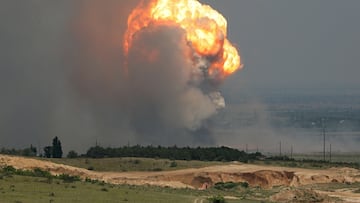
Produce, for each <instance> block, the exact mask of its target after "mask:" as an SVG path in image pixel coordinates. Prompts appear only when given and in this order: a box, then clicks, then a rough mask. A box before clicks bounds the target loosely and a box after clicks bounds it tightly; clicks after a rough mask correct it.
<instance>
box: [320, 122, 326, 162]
mask: <svg viewBox="0 0 360 203" xmlns="http://www.w3.org/2000/svg"><path fill="white" fill-rule="evenodd" d="M321 121H322V122H321V123H322V131H323V138H324V145H323V155H324V161H325V159H326V155H325V119H324V118H322V119H321Z"/></svg>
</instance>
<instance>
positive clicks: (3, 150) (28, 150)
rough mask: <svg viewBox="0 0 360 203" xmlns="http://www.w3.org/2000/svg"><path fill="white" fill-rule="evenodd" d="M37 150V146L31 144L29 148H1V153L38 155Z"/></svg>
mask: <svg viewBox="0 0 360 203" xmlns="http://www.w3.org/2000/svg"><path fill="white" fill-rule="evenodd" d="M36 153H37V150H36V147H34V146H32V145H30V147H29V148H25V149H6V148H1V149H0V154H8V155H17V156H30V157H31V156H32V157H34V156H36Z"/></svg>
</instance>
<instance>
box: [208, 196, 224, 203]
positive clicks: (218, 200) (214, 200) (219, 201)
mask: <svg viewBox="0 0 360 203" xmlns="http://www.w3.org/2000/svg"><path fill="white" fill-rule="evenodd" d="M208 200H209V201H210V203H225V202H226V201H225V198H224V197H223V196H221V195H217V196H212V197H209V198H208Z"/></svg>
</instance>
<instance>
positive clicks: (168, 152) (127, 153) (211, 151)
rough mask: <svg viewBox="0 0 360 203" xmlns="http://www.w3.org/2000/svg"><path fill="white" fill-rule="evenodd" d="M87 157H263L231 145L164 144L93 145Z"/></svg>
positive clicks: (208, 158)
mask: <svg viewBox="0 0 360 203" xmlns="http://www.w3.org/2000/svg"><path fill="white" fill-rule="evenodd" d="M86 157H91V158H104V157H144V158H163V159H172V160H199V161H242V162H247V161H248V160H256V159H258V158H260V157H262V155H261V153H259V152H256V153H250V154H248V153H246V152H244V151H239V150H237V149H233V148H229V147H197V148H190V147H177V146H173V147H162V146H157V147H154V146H146V147H143V146H140V145H135V146H131V147H130V146H124V147H119V148H110V147H108V148H103V147H100V146H95V147H91V148H90V149H88V151H87V152H86Z"/></svg>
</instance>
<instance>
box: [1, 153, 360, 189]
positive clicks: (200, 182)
mask: <svg viewBox="0 0 360 203" xmlns="http://www.w3.org/2000/svg"><path fill="white" fill-rule="evenodd" d="M5 165H11V166H13V167H15V168H21V169H30V170H31V169H34V168H41V169H43V170H47V171H49V172H50V173H52V174H62V173H66V174H70V175H78V176H80V177H81V178H86V177H87V178H91V179H97V180H100V181H105V182H109V183H113V184H133V185H144V184H149V185H158V186H169V187H174V188H185V187H187V188H197V189H206V188H208V187H211V186H213V185H214V184H215V183H217V182H230V181H231V182H247V183H249V185H250V186H260V187H262V188H271V187H273V186H299V185H308V184H315V183H330V182H343V183H345V182H347V183H352V182H360V171H359V170H356V169H350V168H331V169H327V170H310V169H300V168H286V167H273V166H259V165H251V164H234V163H233V164H229V165H221V166H210V167H204V168H198V169H193V168H190V169H182V170H176V171H161V172H96V171H89V170H86V169H83V168H77V167H72V166H67V165H63V164H55V163H52V162H49V161H43V160H38V159H31V158H24V157H14V156H6V155H0V166H5ZM325 174H326V175H325Z"/></svg>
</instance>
